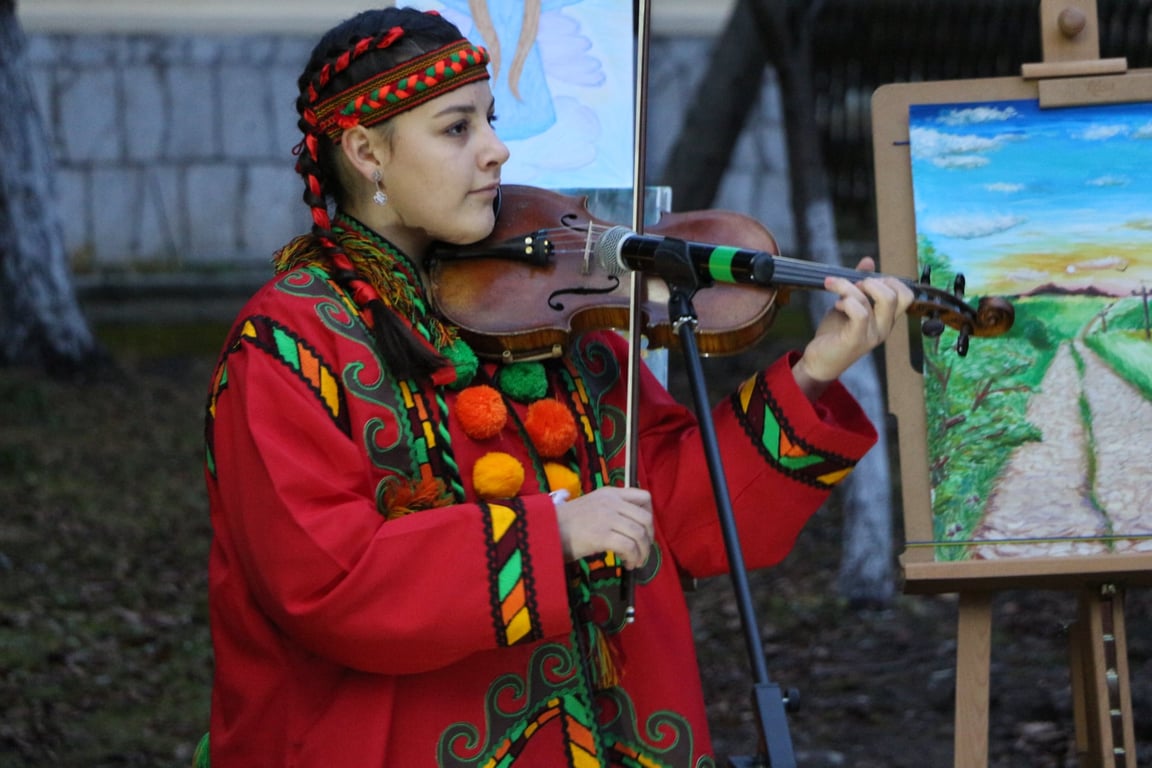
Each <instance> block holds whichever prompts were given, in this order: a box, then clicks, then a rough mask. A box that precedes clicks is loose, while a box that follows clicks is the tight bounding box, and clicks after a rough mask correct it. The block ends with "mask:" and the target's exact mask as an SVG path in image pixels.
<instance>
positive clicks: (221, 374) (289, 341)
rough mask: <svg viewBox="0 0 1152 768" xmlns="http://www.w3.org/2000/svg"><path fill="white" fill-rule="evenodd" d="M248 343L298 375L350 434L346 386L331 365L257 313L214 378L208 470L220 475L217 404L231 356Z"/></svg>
mask: <svg viewBox="0 0 1152 768" xmlns="http://www.w3.org/2000/svg"><path fill="white" fill-rule="evenodd" d="M245 342H247V343H250V344H252V345H253V346H254V347H256V348H258V349H261V350H263V351H264V352H267V353H268V354H270V355H271V356H272V357H273V359H275V360H277V361H279V362H280V363H282V364H283V365H284V366H285V367H286V368H288V370H290V371H292V372H293V373H294V374H296V376H297V377H298V378H299V379H300V380H301V381H302V382H304V384H305V385H307V387H308V389H310V390H311V391H312V393H313V394H314V395H316V399H317V401H318V402H319V403H320V405H321V407H323V409H324V412H325V413H327V414H328V417H329V418H330V419H332V423H333V424H335V425H336V428H337V429H339V430H340V431H341V432H342V433H343V434H344V435H350V432H351V426H350V424H349V420H348V405H347V402H346V401H345V397H344V388H343V387H341V386H340V384H339V380H338V379H337V377H336V375H335V373H333V371H332V369H331V367H330V366H329V365H328V364H327V363H325V362H324V361H323V360H322V359H321V358H320V356H319V355H318V354H317V353H316V351H315V350H314V349H313V348H312V347H311V346H310V345H309V344H308V343H307V342H306V341H304V340H303V339H301V338H300V337H299V336H296V335H295V334H293V333H292V332H291V331H289V330H288V329H287V328H285V327H284V326H282V325H280V324H278V323H276V322H274V321H273V320H271V319H269V318H267V317H262V316H253V317H250V318H248V319H247V320H245V321H244V323H243V324H241V325H240V326H239V329H238V331H237V332H236V334H235V336H234V337H233V339H232V342H231V343H230V344H229V345H228V347H227V349H228V351H227V352H226V353H225V354H224V356H223V357H222V358H221V360H220V362H219V363H217V365H216V371H215V373H214V374H213V377H212V387H211V390H210V393H209V396H208V407H207V418H206V423H205V452H206V456H205V460H206V462H207V468H208V472H209V473H210V474H211V475H212V476H213V477H215V476H216V459H215V440H214V434H215V431H214V430H213V428H212V426H213V423H214V422H215V420H216V406H217V403H218V402H219V399H220V395H221V393H222V392H224V390H225V389H227V387H228V356H229V355H231V354H232V353H233V352H235V351H236V350H238V349H239V348H240V345H241V344H242V343H245Z"/></svg>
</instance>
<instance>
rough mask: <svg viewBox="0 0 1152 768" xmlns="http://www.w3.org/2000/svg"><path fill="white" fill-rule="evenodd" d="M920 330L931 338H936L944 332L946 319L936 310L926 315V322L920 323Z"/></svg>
mask: <svg viewBox="0 0 1152 768" xmlns="http://www.w3.org/2000/svg"><path fill="white" fill-rule="evenodd" d="M920 332H921V333H923V334H924V335H925V336H927V337H928V338H930V339H935V338H937V337H938V336H939V335H940V334H942V333H944V321H943V320H941V319H940V316H939V315H937V314H936V313H935V312H933V313H931V314H929V315H925V316H924V322H922V323H921V324H920Z"/></svg>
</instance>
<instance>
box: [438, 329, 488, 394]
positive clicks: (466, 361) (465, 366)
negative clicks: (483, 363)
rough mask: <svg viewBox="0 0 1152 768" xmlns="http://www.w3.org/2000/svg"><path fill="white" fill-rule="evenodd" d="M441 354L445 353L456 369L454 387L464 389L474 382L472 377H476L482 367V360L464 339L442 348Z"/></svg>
mask: <svg viewBox="0 0 1152 768" xmlns="http://www.w3.org/2000/svg"><path fill="white" fill-rule="evenodd" d="M440 354H442V355H444V357H445V358H446V359H447V360H448V362H450V363H452V367H453V368H455V369H456V381H455V382H453V384H452V389H463V388H464V387H466V386H468V385H469V384H471V383H472V379H474V378H476V371H478V370H479V369H480V360H479V358H477V357H476V353H475V352H473V351H472V347H470V346H468V344H467V342H465V341H464V340H463V339H457V340H456V341H455V342H453V343H452V346H450V347H447V348H445V349H442V350H441V351H440Z"/></svg>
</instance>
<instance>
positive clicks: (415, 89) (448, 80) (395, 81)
mask: <svg viewBox="0 0 1152 768" xmlns="http://www.w3.org/2000/svg"><path fill="white" fill-rule="evenodd" d="M487 79H488V51H487V50H485V49H484V48H483V47H481V46H476V45H472V44H471V43H470V42H468V41H467V40H458V41H456V42H454V43H449V44H448V45H445V46H443V47H441V48H437V49H436V50H434V51H429V52H428V53H425V54H422V55H420V56H417V57H416V58H414V59H409V60H408V61H405V62H403V63H402V64H399V65H398V66H396V67H393V68H392V69H389V70H387V71H385V72H381V73H380V74H378V75H376V76H375V77H373V78H372V79H370V80H366V81H364V82H363V83H360V84H358V85H354V86H352V87H351V88H348V89H347V90H345V91H342V92H340V93H338V94H336V95H335V96H332V97H329V98H327V99H324V100H323V101H321V102H320V103H319V104H317V105H316V108H315V115H316V121H317V124H318V125H319V127H320V130H322V131H324V132H325V133H326V134H328V138H330V139H331V140H332V141H333V142H337V143H338V142H339V141H340V136H341V134H343V133H344V131H346V130H347V129H349V128H351V127H353V126H355V125H363V126H365V127H368V126H372V125H375V124H377V123H380V122H383V121H384V120H387V119H388V118H390V117H394V116H396V115H398V114H400V113H401V112H406V111H407V110H409V109H412V108H413V107H416V106H419V105H420V104H423V103H424V102H426V101H429V100H431V99H434V98H436V97H437V96H439V95H441V94H443V93H447V92H448V91H454V90H456V89H457V88H459V87H460V86H463V85H467V84H469V83H474V82H476V81H478V80H487Z"/></svg>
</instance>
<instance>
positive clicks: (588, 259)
mask: <svg viewBox="0 0 1152 768" xmlns="http://www.w3.org/2000/svg"><path fill="white" fill-rule="evenodd" d="M593 229H594V227H588V231H587V233H586V234H585V235H584V266H583V267H581V269H580V274H582V275H584V276H588V275H590V274H592V249H593V246H594V243H593V242H592V230H593Z"/></svg>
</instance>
